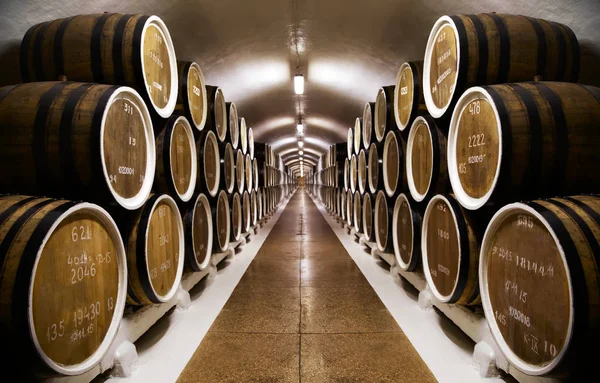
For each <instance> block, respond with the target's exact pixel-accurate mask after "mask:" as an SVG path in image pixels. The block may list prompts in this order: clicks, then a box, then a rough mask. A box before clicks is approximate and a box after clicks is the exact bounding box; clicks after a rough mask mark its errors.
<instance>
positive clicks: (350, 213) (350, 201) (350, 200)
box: [346, 193, 354, 225]
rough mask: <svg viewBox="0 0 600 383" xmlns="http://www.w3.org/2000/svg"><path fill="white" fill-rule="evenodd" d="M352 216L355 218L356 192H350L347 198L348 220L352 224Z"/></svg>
mask: <svg viewBox="0 0 600 383" xmlns="http://www.w3.org/2000/svg"><path fill="white" fill-rule="evenodd" d="M352 218H354V194H353V193H348V196H347V198H346V222H347V223H348V225H352Z"/></svg>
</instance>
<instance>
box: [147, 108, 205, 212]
mask: <svg viewBox="0 0 600 383" xmlns="http://www.w3.org/2000/svg"><path fill="white" fill-rule="evenodd" d="M165 124H166V125H165V126H164V128H163V129H162V130H161V132H160V133H159V134H158V136H157V137H156V157H157V158H156V159H157V161H156V173H155V175H154V185H153V188H154V190H155V191H157V192H160V193H169V194H170V195H171V196H173V197H176V198H177V199H179V200H181V201H183V202H187V201H189V200H190V199H191V198H192V195H193V194H194V190H195V189H196V179H197V177H198V159H197V152H196V142H195V141H194V133H193V131H192V127H191V126H190V123H189V122H188V119H187V118H186V117H184V116H171V117H169V119H167V120H166V121H165Z"/></svg>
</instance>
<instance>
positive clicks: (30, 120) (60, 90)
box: [0, 82, 156, 209]
mask: <svg viewBox="0 0 600 383" xmlns="http://www.w3.org/2000/svg"><path fill="white" fill-rule="evenodd" d="M117 143H118V144H117ZM17 165H18V166H17ZM155 167H156V147H155V144H154V133H153V129H152V121H151V119H150V114H149V113H148V109H147V108H146V105H145V104H144V102H143V101H142V99H141V98H140V96H139V94H138V93H137V92H136V91H135V90H133V89H131V88H127V87H115V86H108V85H94V84H81V83H72V82H46V83H27V84H21V85H16V86H8V87H3V88H0V192H8V193H16V192H23V193H30V194H36V195H55V196H68V197H72V198H81V197H82V196H85V198H86V199H88V200H92V201H102V202H104V201H110V200H115V201H116V202H117V203H118V204H119V205H121V206H123V207H124V208H126V209H137V208H139V207H140V206H142V205H143V204H144V201H145V200H146V198H147V197H148V195H149V194H150V189H151V188H152V183H153V181H154V170H155Z"/></svg>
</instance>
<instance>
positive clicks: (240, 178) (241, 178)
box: [235, 149, 246, 194]
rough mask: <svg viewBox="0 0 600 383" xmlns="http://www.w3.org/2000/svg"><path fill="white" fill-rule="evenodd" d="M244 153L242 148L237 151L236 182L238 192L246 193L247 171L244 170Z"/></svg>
mask: <svg viewBox="0 0 600 383" xmlns="http://www.w3.org/2000/svg"><path fill="white" fill-rule="evenodd" d="M244 161H245V158H244V153H242V150H241V149H238V150H237V151H236V156H235V182H236V184H237V191H238V193H240V194H242V193H244V186H245V184H246V182H245V181H246V171H245V170H244Z"/></svg>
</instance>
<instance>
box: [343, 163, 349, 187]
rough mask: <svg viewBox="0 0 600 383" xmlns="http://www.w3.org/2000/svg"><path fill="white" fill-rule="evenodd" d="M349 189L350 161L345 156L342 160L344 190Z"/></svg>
mask: <svg viewBox="0 0 600 383" xmlns="http://www.w3.org/2000/svg"><path fill="white" fill-rule="evenodd" d="M348 189H350V161H349V160H348V159H347V158H346V159H345V160H344V190H345V191H348Z"/></svg>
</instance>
